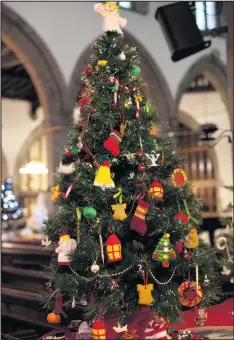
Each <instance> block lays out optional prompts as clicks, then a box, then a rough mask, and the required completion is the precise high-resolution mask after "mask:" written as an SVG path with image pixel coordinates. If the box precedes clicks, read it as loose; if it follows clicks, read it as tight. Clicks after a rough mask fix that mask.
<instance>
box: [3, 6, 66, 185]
mask: <svg viewBox="0 0 234 340" xmlns="http://www.w3.org/2000/svg"><path fill="white" fill-rule="evenodd" d="M1 14H2V40H3V42H4V43H5V44H6V45H7V46H8V47H9V48H10V49H11V50H12V51H13V52H14V54H15V55H16V57H17V58H18V59H19V60H20V61H21V63H22V64H23V65H24V67H25V69H26V70H27V72H28V74H29V76H30V77H31V80H32V82H33V84H34V86H35V89H36V91H37V94H38V97H39V100H40V104H41V106H42V107H43V111H44V116H45V122H44V124H45V127H50V126H57V125H60V126H63V129H61V130H60V131H59V132H58V131H57V132H56V133H53V134H50V136H49V137H50V138H49V140H48V167H49V170H50V171H49V174H50V179H49V181H50V183H51V184H52V182H53V177H52V173H53V169H54V168H55V164H57V163H58V160H59V151H60V150H61V149H62V148H63V145H64V143H65V141H66V137H67V134H68V128H66V127H67V126H68V121H69V120H70V121H72V111H71V112H70V111H69V108H67V107H66V105H65V100H64V98H65V93H66V84H65V80H64V78H63V76H62V73H61V71H60V69H59V67H58V65H57V63H56V61H55V59H54V58H53V56H52V54H51V52H50V51H49V49H48V47H47V46H46V44H45V43H44V42H43V41H42V39H41V38H40V36H39V35H38V34H37V33H36V32H35V31H34V30H33V29H32V28H31V27H30V26H29V25H28V24H27V23H26V22H25V21H24V20H23V19H22V18H21V17H20V16H19V15H18V14H16V13H15V12H14V11H13V10H12V9H10V8H8V7H7V6H6V5H5V4H2V13H1Z"/></svg>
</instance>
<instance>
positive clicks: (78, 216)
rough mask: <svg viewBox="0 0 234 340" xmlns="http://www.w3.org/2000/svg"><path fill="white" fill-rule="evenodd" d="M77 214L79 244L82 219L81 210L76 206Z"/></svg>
mask: <svg viewBox="0 0 234 340" xmlns="http://www.w3.org/2000/svg"><path fill="white" fill-rule="evenodd" d="M76 216H77V232H76V239H77V244H78V245H79V244H80V221H81V211H80V209H79V208H76Z"/></svg>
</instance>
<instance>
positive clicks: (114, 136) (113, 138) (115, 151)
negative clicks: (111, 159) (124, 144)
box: [104, 130, 122, 157]
mask: <svg viewBox="0 0 234 340" xmlns="http://www.w3.org/2000/svg"><path fill="white" fill-rule="evenodd" d="M121 140H122V137H121V133H120V132H119V131H117V130H112V131H111V133H110V137H109V138H107V140H106V141H105V142H104V148H105V149H106V150H108V151H109V152H110V153H112V155H113V156H115V157H116V156H118V155H119V154H120V149H119V143H120V142H121Z"/></svg>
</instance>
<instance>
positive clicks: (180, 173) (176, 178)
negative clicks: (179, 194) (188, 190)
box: [171, 168, 188, 187]
mask: <svg viewBox="0 0 234 340" xmlns="http://www.w3.org/2000/svg"><path fill="white" fill-rule="evenodd" d="M171 181H172V184H173V186H174V187H183V186H184V185H185V184H186V183H187V181H188V179H187V175H186V173H185V171H184V170H183V169H181V168H177V169H175V170H174V171H173V172H172V175H171Z"/></svg>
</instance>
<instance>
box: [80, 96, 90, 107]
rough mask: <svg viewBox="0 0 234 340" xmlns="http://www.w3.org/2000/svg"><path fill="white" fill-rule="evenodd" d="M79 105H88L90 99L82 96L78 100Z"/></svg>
mask: <svg viewBox="0 0 234 340" xmlns="http://www.w3.org/2000/svg"><path fill="white" fill-rule="evenodd" d="M79 104H81V105H89V104H90V99H89V98H88V97H86V96H83V97H82V98H81V99H80V100H79Z"/></svg>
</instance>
